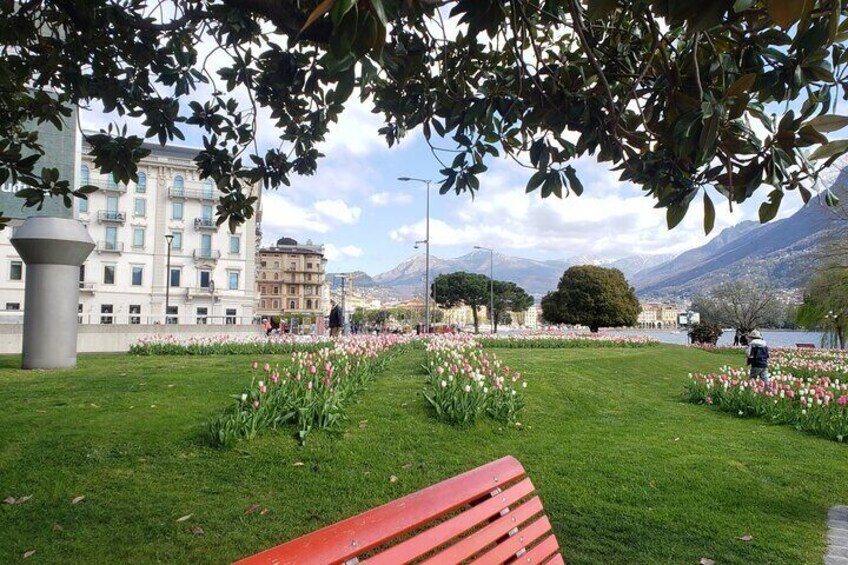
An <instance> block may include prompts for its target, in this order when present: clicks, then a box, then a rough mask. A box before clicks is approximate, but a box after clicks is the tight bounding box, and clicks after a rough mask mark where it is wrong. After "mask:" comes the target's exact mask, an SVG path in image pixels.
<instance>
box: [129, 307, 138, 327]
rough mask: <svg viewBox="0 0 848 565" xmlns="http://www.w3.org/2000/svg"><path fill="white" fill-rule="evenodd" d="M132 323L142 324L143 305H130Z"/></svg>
mask: <svg viewBox="0 0 848 565" xmlns="http://www.w3.org/2000/svg"><path fill="white" fill-rule="evenodd" d="M130 323H131V324H140V323H141V304H130Z"/></svg>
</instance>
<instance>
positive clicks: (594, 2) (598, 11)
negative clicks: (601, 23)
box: [586, 0, 618, 20]
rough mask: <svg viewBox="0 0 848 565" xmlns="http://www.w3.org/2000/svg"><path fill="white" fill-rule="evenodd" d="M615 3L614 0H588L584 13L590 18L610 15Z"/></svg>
mask: <svg viewBox="0 0 848 565" xmlns="http://www.w3.org/2000/svg"><path fill="white" fill-rule="evenodd" d="M617 4H618V2H617V1H616V0H589V1H588V6H587V7H586V14H587V15H588V16H589V19H592V20H595V19H598V18H603V17H606V16H608V15H610V14H611V13H612V11H613V10H615V7H616V5H617Z"/></svg>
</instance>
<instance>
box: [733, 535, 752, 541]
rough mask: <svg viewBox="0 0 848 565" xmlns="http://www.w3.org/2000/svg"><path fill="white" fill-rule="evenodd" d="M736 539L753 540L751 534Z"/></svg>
mask: <svg viewBox="0 0 848 565" xmlns="http://www.w3.org/2000/svg"><path fill="white" fill-rule="evenodd" d="M736 539H740V540H742V541H751V540H752V539H754V536H752V535H751V534H745V535H744V536H737V537H736Z"/></svg>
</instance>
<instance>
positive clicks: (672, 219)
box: [665, 204, 689, 229]
mask: <svg viewBox="0 0 848 565" xmlns="http://www.w3.org/2000/svg"><path fill="white" fill-rule="evenodd" d="M688 209H689V207H688V206H687V205H685V204H672V205H670V206H669V207H668V208H666V211H665V221H666V223H667V224H668V229H674V228H675V227H676V226H677V224H679V223H680V222H682V221H683V218H685V217H686V211H687V210H688Z"/></svg>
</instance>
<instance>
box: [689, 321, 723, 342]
mask: <svg viewBox="0 0 848 565" xmlns="http://www.w3.org/2000/svg"><path fill="white" fill-rule="evenodd" d="M722 333H724V332H722V330H721V327H720V326H717V325H716V324H710V323H708V322H701V323H699V324H695V325H693V326H692V327H691V328H690V329H689V339H690V340H691V341H692V343H699V344H707V345H715V344H716V343H717V342H718V338H720V337H721V334H722Z"/></svg>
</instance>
